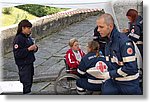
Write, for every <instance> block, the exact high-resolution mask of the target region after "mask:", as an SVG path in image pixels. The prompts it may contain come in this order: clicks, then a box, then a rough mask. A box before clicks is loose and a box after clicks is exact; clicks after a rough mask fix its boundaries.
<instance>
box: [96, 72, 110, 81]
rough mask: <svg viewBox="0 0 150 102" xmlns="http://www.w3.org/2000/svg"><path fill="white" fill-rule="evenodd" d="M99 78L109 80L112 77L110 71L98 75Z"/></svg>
mask: <svg viewBox="0 0 150 102" xmlns="http://www.w3.org/2000/svg"><path fill="white" fill-rule="evenodd" d="M97 78H100V79H104V80H107V79H109V78H110V75H109V72H104V73H103V74H101V75H100V76H98V77H97Z"/></svg>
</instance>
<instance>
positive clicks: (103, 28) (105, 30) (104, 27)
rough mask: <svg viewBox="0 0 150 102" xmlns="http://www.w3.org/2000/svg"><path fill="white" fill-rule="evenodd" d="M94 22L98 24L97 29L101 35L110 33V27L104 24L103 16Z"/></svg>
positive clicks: (104, 35)
mask: <svg viewBox="0 0 150 102" xmlns="http://www.w3.org/2000/svg"><path fill="white" fill-rule="evenodd" d="M96 23H97V26H98V29H97V31H98V32H99V33H100V35H101V37H107V36H108V35H109V34H110V33H111V32H110V27H109V26H108V25H106V23H105V21H104V19H103V18H101V19H98V20H97V22H96Z"/></svg>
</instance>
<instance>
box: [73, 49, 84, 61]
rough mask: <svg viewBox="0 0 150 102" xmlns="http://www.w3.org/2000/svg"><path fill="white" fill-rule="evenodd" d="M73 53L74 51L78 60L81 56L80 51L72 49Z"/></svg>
mask: <svg viewBox="0 0 150 102" xmlns="http://www.w3.org/2000/svg"><path fill="white" fill-rule="evenodd" d="M73 53H74V55H75V57H76V59H77V60H78V61H79V62H80V61H81V58H82V57H81V54H80V52H79V51H77V52H75V51H73Z"/></svg>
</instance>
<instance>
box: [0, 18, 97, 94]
mask: <svg viewBox="0 0 150 102" xmlns="http://www.w3.org/2000/svg"><path fill="white" fill-rule="evenodd" d="M96 19H97V16H91V17H89V18H87V19H85V20H84V21H81V22H77V23H75V24H72V25H70V26H68V27H67V28H65V29H63V30H61V31H60V32H57V33H54V34H51V35H49V36H47V37H45V38H43V39H42V40H40V41H39V42H36V44H37V45H38V47H39V50H38V52H37V53H36V54H35V56H36V61H35V75H34V84H33V89H32V90H33V93H39V92H40V94H41V93H44V94H46V93H49V94H54V91H53V83H54V81H55V79H56V77H57V75H58V72H59V70H60V69H61V68H63V67H65V64H64V60H63V56H64V55H65V52H66V51H67V50H68V49H69V46H68V41H69V39H71V38H73V37H75V38H77V39H78V40H79V43H80V47H81V49H83V50H84V52H86V44H87V42H88V41H90V40H92V36H93V30H94V28H95V26H96ZM1 67H2V68H3V69H2V70H3V79H4V80H18V79H19V78H18V70H17V66H16V65H15V62H14V58H13V53H9V54H7V55H5V56H4V64H3V65H2V66H1ZM48 89H50V90H51V91H48Z"/></svg>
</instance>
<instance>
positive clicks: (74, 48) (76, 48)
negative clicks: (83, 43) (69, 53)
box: [72, 42, 79, 51]
mask: <svg viewBox="0 0 150 102" xmlns="http://www.w3.org/2000/svg"><path fill="white" fill-rule="evenodd" d="M72 49H73V50H75V51H78V50H79V43H78V42H74V44H73V46H72Z"/></svg>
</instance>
